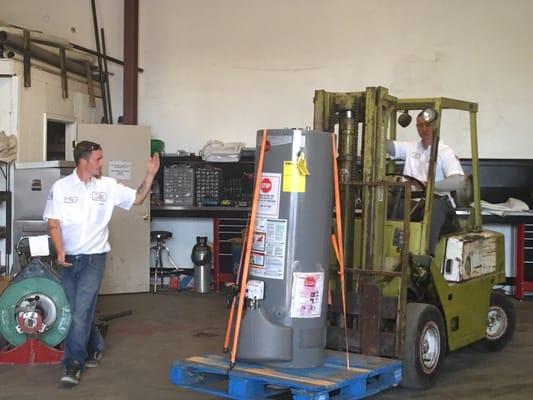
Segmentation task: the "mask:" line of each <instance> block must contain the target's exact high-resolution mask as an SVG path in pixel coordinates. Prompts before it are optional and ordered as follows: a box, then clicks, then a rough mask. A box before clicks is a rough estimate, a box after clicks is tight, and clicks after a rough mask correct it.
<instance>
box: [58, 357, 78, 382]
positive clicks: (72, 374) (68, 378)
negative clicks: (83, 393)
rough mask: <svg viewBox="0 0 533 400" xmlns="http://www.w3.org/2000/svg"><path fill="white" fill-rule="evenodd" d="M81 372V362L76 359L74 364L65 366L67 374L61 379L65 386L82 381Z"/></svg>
mask: <svg viewBox="0 0 533 400" xmlns="http://www.w3.org/2000/svg"><path fill="white" fill-rule="evenodd" d="M80 373H81V368H80V363H79V362H77V361H74V362H73V363H72V364H69V365H68V366H67V367H66V368H65V374H64V375H63V377H62V378H61V379H60V382H61V383H63V384H64V385H65V386H75V385H77V384H78V383H80Z"/></svg>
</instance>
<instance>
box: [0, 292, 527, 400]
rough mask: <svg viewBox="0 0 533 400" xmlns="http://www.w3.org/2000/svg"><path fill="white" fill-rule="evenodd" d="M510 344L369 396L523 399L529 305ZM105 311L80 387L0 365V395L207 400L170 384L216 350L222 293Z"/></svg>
mask: <svg viewBox="0 0 533 400" xmlns="http://www.w3.org/2000/svg"><path fill="white" fill-rule="evenodd" d="M516 307H517V311H518V325H517V330H516V333H515V337H514V339H513V341H512V342H511V343H510V345H508V347H507V348H506V349H505V350H504V351H503V352H500V353H481V352H478V351H476V350H474V349H471V348H466V349H463V350H461V351H458V352H456V353H452V354H449V355H448V356H447V358H446V359H445V364H444V368H443V372H442V374H441V377H440V380H439V381H438V383H437V385H436V386H435V387H434V388H432V389H430V390H427V391H411V390H406V389H403V388H393V389H390V390H388V391H386V392H383V393H381V394H378V395H376V396H374V397H372V399H376V400H378V399H379V400H385V399H387V400H391V399H454V400H459V399H487V398H491V399H506V400H507V399H527V398H532V396H533V395H532V393H533V302H520V303H519V302H516ZM98 309H99V310H100V311H101V312H102V313H104V314H110V313H115V312H118V311H123V310H125V309H132V310H133V315H131V316H128V317H124V318H121V319H117V320H114V321H112V322H111V325H110V327H109V331H108V335H107V340H106V346H107V348H106V352H105V355H104V358H103V359H102V361H101V364H100V366H99V367H98V368H96V369H91V370H86V372H85V373H84V374H83V375H82V381H81V383H80V385H79V386H77V387H75V388H72V389H63V388H61V387H60V385H59V384H58V380H59V378H60V377H61V373H62V371H61V368H60V367H59V366H42V367H26V366H21V367H11V366H0V399H18V400H23V399H36V398H38V399H40V400H48V399H54V400H55V399H73V398H75V399H79V400H84V399H102V400H104V399H109V400H115V399H116V400H119V399H200V400H201V399H212V398H213V397H211V396H207V395H202V394H199V393H196V392H192V391H187V390H183V389H179V388H177V387H175V386H173V385H172V384H170V383H169V379H168V372H169V366H170V365H171V363H172V361H173V360H175V359H184V358H187V357H189V356H192V355H202V354H206V353H220V350H221V347H222V343H223V335H224V329H225V324H226V318H227V310H226V308H225V300H224V297H223V296H222V295H221V294H217V293H209V294H204V295H200V294H196V293H192V292H181V293H162V294H157V295H153V294H137V295H115V296H103V297H102V298H100V300H99V303H98Z"/></svg>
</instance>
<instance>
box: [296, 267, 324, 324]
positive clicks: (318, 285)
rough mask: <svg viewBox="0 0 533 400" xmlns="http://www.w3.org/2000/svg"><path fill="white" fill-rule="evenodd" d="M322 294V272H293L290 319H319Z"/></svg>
mask: <svg viewBox="0 0 533 400" xmlns="http://www.w3.org/2000/svg"><path fill="white" fill-rule="evenodd" d="M323 293H324V273H323V272H295V273H294V275H293V280H292V295H291V318H318V317H320V314H321V310H322V296H323Z"/></svg>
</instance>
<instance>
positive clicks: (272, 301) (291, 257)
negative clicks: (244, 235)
mask: <svg viewBox="0 0 533 400" xmlns="http://www.w3.org/2000/svg"><path fill="white" fill-rule="evenodd" d="M262 135H263V132H262V131H259V132H258V134H257V143H258V148H257V156H256V159H258V158H259V145H260V143H261V140H262ZM331 135H332V134H331V133H325V132H316V131H310V130H301V129H270V130H268V132H267V139H268V144H267V146H266V149H267V151H266V152H265V158H264V167H263V174H262V178H261V190H260V196H259V197H260V198H259V205H258V209H257V218H256V224H255V229H254V240H253V246H252V254H251V258H250V271H249V276H248V280H249V285H248V293H247V301H246V304H247V307H246V310H245V314H244V317H243V320H242V325H241V331H240V337H239V346H238V349H237V359H238V360H241V361H251V362H259V363H262V364H268V365H272V366H278V367H288V368H313V367H317V366H320V365H322V364H323V362H324V355H325V350H324V349H325V344H326V317H327V298H328V289H327V288H328V263H329V253H330V235H331V218H332V197H333V191H332V189H333V180H332V179H333V166H332V157H331V154H332V152H331V146H332V142H331Z"/></svg>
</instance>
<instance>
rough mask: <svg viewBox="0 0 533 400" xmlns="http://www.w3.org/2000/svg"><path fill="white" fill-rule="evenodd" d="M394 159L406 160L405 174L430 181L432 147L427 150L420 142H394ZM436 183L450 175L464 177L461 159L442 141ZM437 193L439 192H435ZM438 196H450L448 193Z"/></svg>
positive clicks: (438, 155) (440, 142)
mask: <svg viewBox="0 0 533 400" xmlns="http://www.w3.org/2000/svg"><path fill="white" fill-rule="evenodd" d="M393 143H394V152H395V154H394V158H395V159H400V160H405V164H404V167H403V174H404V175H409V176H412V177H413V178H416V179H418V180H419V181H422V182H427V180H428V169H429V159H430V157H431V146H429V147H428V148H427V149H425V148H424V146H423V145H422V141H418V142H398V141H394V142H393ZM435 168H436V170H435V182H438V181H442V180H444V179H445V178H447V177H448V176H450V175H457V174H458V175H464V172H463V168H462V167H461V163H460V162H459V159H458V158H457V157H456V156H455V152H454V151H453V150H452V148H451V147H450V146H448V145H446V144H444V143H443V142H442V141H439V151H438V153H437V165H436V166H435ZM435 193H437V192H435ZM437 194H441V195H448V196H449V193H448V192H440V193H437Z"/></svg>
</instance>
